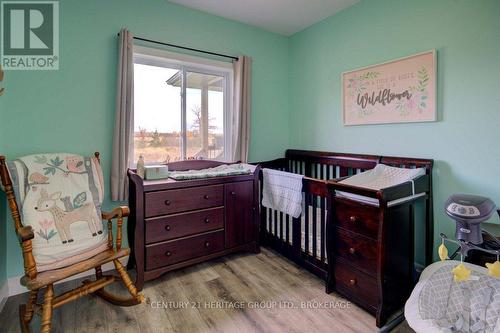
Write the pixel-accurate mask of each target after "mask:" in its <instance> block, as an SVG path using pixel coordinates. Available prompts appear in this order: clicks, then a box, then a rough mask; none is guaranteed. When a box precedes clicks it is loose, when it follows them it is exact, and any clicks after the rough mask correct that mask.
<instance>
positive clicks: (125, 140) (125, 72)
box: [111, 29, 134, 201]
mask: <svg viewBox="0 0 500 333" xmlns="http://www.w3.org/2000/svg"><path fill="white" fill-rule="evenodd" d="M118 38H119V53H118V82H117V89H116V111H115V132H114V139H113V160H112V161H113V162H112V166H111V200H113V201H119V200H120V201H121V200H127V199H128V178H127V169H128V168H129V167H130V165H131V159H132V156H133V149H134V60H133V57H134V46H133V45H134V44H133V35H132V34H131V33H130V31H128V30H127V29H122V30H121V31H120V35H119V37H118Z"/></svg>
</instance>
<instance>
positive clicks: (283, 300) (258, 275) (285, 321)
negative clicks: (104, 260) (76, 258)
mask: <svg viewBox="0 0 500 333" xmlns="http://www.w3.org/2000/svg"><path fill="white" fill-rule="evenodd" d="M79 283H80V280H74V281H70V282H66V283H62V284H59V285H56V287H55V292H56V294H59V293H61V292H64V291H66V290H69V289H71V288H74V287H75V286H76V285H77V284H79ZM324 289H325V288H324V283H323V281H321V280H320V279H318V278H316V277H315V276H314V275H312V274H310V273H309V272H307V271H306V270H303V269H301V268H300V267H298V266H296V265H295V264H293V263H292V262H290V261H288V260H287V259H285V258H283V257H282V256H280V255H278V254H276V253H275V252H273V251H271V250H267V249H264V248H263V249H262V252H261V253H260V254H258V255H255V254H248V253H242V254H235V255H231V256H228V257H225V258H221V259H216V260H212V261H210V262H207V263H203V264H199V265H196V266H193V267H189V268H185V269H182V270H179V271H175V272H171V273H168V274H166V275H165V276H163V277H162V278H160V279H157V280H155V281H150V282H148V283H146V286H145V288H144V290H143V292H144V294H145V295H146V297H147V302H146V304H141V305H138V306H134V307H129V308H122V307H117V306H113V305H110V304H108V303H106V302H104V301H103V300H101V299H99V298H97V297H95V296H87V297H83V298H80V299H79V300H77V301H75V302H72V303H69V304H66V305H64V306H62V307H61V308H58V309H55V310H54V316H53V325H52V328H53V332H92V333H93V332H120V333H122V332H123V333H126V332H143V333H149V332H151V333H153V332H154V333H156V332H182V333H184V332H186V333H196V332H245V333H246V332H287V333H288V332H290V333H291V332H301V333H302V332H314V333H320V332H376V331H377V328H376V326H375V319H374V318H373V317H372V316H371V315H369V314H368V313H366V312H365V311H363V310H362V309H360V308H358V307H357V306H355V305H354V304H352V303H348V302H347V301H346V300H345V299H343V298H342V297H340V296H338V295H336V294H334V293H332V294H330V295H328V294H326V293H325V291H324ZM108 290H110V291H115V292H117V293H120V294H123V295H126V291H125V288H124V287H123V286H122V285H120V284H118V283H116V284H113V285H111V286H110V287H108ZM26 298H27V295H26V294H23V295H17V296H13V297H11V298H9V300H8V301H7V303H6V305H5V307H4V309H3V311H2V312H1V313H0V332H19V331H20V329H19V323H18V306H19V304H21V303H24V302H26ZM39 323H40V320H39V317H38V316H35V318H34V319H33V322H32V324H31V326H32V329H33V331H35V332H38V331H39V330H40V328H39ZM393 332H395V333H409V332H413V331H412V330H411V329H410V328H409V327H408V326H407V325H406V323H403V324H401V325H399V326H398V327H396V328H395V329H394V330H393Z"/></svg>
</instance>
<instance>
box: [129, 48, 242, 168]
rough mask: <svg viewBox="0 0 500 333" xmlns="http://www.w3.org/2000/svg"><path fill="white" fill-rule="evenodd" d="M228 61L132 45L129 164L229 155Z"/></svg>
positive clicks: (229, 79)
mask: <svg viewBox="0 0 500 333" xmlns="http://www.w3.org/2000/svg"><path fill="white" fill-rule="evenodd" d="M232 79H233V70H232V64H231V63H226V62H220V61H214V60H208V59H202V58H198V57H191V56H186V55H181V54H175V53H170V52H166V51H163V50H157V49H150V48H144V47H136V48H135V54H134V110H135V111H134V163H135V162H137V160H138V159H139V156H141V155H142V156H143V157H144V160H145V162H146V164H155V163H168V162H174V161H179V160H186V159H217V160H229V159H230V156H231V152H230V146H231V140H230V138H231V136H230V135H231V133H230V126H229V124H230V123H231V119H230V118H231V112H230V105H231V104H230V101H231V100H232V96H231V87H232Z"/></svg>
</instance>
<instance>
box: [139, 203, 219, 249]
mask: <svg viewBox="0 0 500 333" xmlns="http://www.w3.org/2000/svg"><path fill="white" fill-rule="evenodd" d="M221 228H224V208H223V207H219V208H209V209H203V210H199V211H194V212H189V213H181V214H174V215H168V216H162V217H152V218H148V219H146V244H150V243H156V242H161V241H165V240H171V239H174V238H179V237H184V236H189V235H193V234H199V233H203V232H207V231H210V230H216V229H221Z"/></svg>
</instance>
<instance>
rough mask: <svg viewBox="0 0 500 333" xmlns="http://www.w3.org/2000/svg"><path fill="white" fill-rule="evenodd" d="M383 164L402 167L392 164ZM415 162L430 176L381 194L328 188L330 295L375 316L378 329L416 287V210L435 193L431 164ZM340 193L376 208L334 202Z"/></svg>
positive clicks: (344, 200)
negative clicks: (363, 199) (362, 198)
mask: <svg viewBox="0 0 500 333" xmlns="http://www.w3.org/2000/svg"><path fill="white" fill-rule="evenodd" d="M393 160H395V161H396V162H398V163H391V162H392V161H393ZM384 162H385V163H384V164H395V165H401V164H404V163H403V162H404V161H403V162H400V160H399V159H394V158H386V159H385V160H384ZM413 162H414V164H416V165H417V166H418V167H424V168H426V169H427V170H428V171H427V174H426V175H423V176H420V177H419V178H417V179H415V180H414V183H413V184H412V183H411V182H406V183H403V184H400V185H396V186H393V187H388V188H385V189H382V190H378V191H377V190H369V189H364V188H360V187H355V186H350V185H343V184H340V183H338V182H337V181H331V182H329V186H330V191H331V203H332V205H331V211H332V212H333V214H332V216H331V217H330V220H329V222H328V224H327V237H328V239H327V253H328V258H332V259H331V262H330V263H329V266H328V276H327V292H330V291H337V292H338V293H340V294H342V295H344V296H345V297H346V298H347V299H349V300H352V301H353V302H354V303H356V304H358V305H360V306H361V307H363V308H365V309H366V310H367V311H368V312H370V313H372V314H374V315H375V317H376V320H377V326H378V327H381V326H382V325H383V324H384V323H386V321H387V319H388V317H389V316H390V315H391V314H392V313H393V312H395V311H397V310H398V309H401V308H402V307H403V306H404V303H405V301H406V299H408V297H409V295H410V293H411V291H412V290H413V287H414V286H415V280H414V277H413V276H414V246H415V243H414V217H415V214H414V210H415V205H416V204H417V203H418V202H419V201H420V202H422V200H424V199H427V198H428V197H429V195H430V193H431V192H430V191H431V179H430V172H431V168H432V161H431V160H418V161H413ZM336 190H341V191H346V192H351V193H354V194H357V195H362V196H366V197H370V198H373V199H377V206H374V205H371V204H366V203H362V202H359V201H355V200H350V199H347V198H344V197H340V196H336V195H335V191H336Z"/></svg>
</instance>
